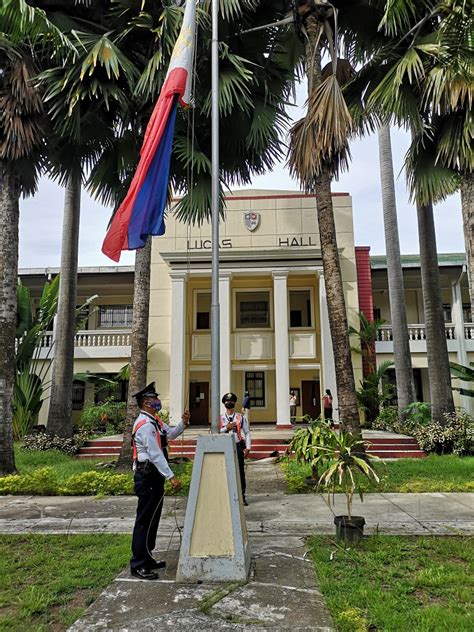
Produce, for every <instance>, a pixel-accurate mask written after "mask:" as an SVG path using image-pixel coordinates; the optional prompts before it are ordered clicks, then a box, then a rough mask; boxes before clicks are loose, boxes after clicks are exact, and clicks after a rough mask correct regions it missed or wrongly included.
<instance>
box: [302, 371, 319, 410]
mask: <svg viewBox="0 0 474 632" xmlns="http://www.w3.org/2000/svg"><path fill="white" fill-rule="evenodd" d="M301 407H302V412H303V415H309V416H310V417H311V419H317V418H318V417H319V415H320V414H321V391H320V388H319V380H303V381H302V382H301Z"/></svg>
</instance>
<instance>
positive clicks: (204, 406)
mask: <svg viewBox="0 0 474 632" xmlns="http://www.w3.org/2000/svg"><path fill="white" fill-rule="evenodd" d="M189 412H190V413H191V425H192V426H207V424H208V423H209V382H190V384H189Z"/></svg>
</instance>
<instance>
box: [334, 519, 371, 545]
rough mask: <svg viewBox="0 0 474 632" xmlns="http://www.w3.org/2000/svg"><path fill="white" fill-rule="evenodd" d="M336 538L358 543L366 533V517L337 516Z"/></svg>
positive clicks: (335, 521) (335, 522) (335, 520)
mask: <svg viewBox="0 0 474 632" xmlns="http://www.w3.org/2000/svg"><path fill="white" fill-rule="evenodd" d="M334 524H335V525H336V538H337V539H338V540H343V541H344V542H351V543H352V544H356V543H357V542H360V541H361V540H362V536H363V535H364V525H365V519H364V518H362V517H361V516H351V517H350V518H349V516H335V518H334Z"/></svg>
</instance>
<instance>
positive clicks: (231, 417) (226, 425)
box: [220, 393, 251, 506]
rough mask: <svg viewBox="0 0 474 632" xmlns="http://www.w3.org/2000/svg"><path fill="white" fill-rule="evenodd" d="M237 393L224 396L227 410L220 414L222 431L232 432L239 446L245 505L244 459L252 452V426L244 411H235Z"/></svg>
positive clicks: (245, 501)
mask: <svg viewBox="0 0 474 632" xmlns="http://www.w3.org/2000/svg"><path fill="white" fill-rule="evenodd" d="M236 402H237V395H235V393H226V394H225V395H224V396H223V398H222V403H223V404H224V406H225V408H226V411H225V413H224V414H223V415H221V416H220V431H221V432H232V433H233V435H234V437H235V447H236V448H237V458H238V461H239V473H240V483H241V486H242V496H243V501H244V505H246V506H247V505H248V502H247V500H246V498H245V490H246V487H247V483H246V481H245V465H244V459H246V458H247V457H248V456H249V454H250V448H251V439H250V426H249V422H248V419H247V417H246V416H245V415H243V414H242V413H236V412H235V404H236Z"/></svg>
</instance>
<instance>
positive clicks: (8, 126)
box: [0, 39, 43, 474]
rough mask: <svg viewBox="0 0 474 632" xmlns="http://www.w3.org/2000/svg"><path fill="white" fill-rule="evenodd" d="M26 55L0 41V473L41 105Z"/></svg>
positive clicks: (6, 449)
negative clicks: (25, 208) (26, 203)
mask: <svg viewBox="0 0 474 632" xmlns="http://www.w3.org/2000/svg"><path fill="white" fill-rule="evenodd" d="M28 53H29V51H27V50H25V49H24V48H22V47H21V46H18V45H15V44H13V43H12V42H11V41H10V42H9V41H7V40H6V39H0V64H1V66H0V86H1V92H0V130H1V135H2V142H1V144H0V474H4V473H8V472H12V471H13V470H14V469H15V463H14V457H13V437H12V393H13V384H14V371H15V366H14V363H13V362H12V358H13V357H14V355H15V331H16V314H17V300H16V284H17V276H18V223H19V214H20V210H19V199H20V195H31V194H32V193H34V191H35V190H36V186H37V180H38V172H39V169H40V166H41V149H42V145H43V133H42V130H41V126H40V122H41V115H42V111H43V108H42V102H41V98H40V96H39V94H38V92H37V90H36V89H35V88H34V87H33V86H32V84H31V82H30V79H31V77H32V76H34V75H35V73H36V70H35V68H34V65H33V63H32V60H31V57H30V56H29V54H28Z"/></svg>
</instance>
